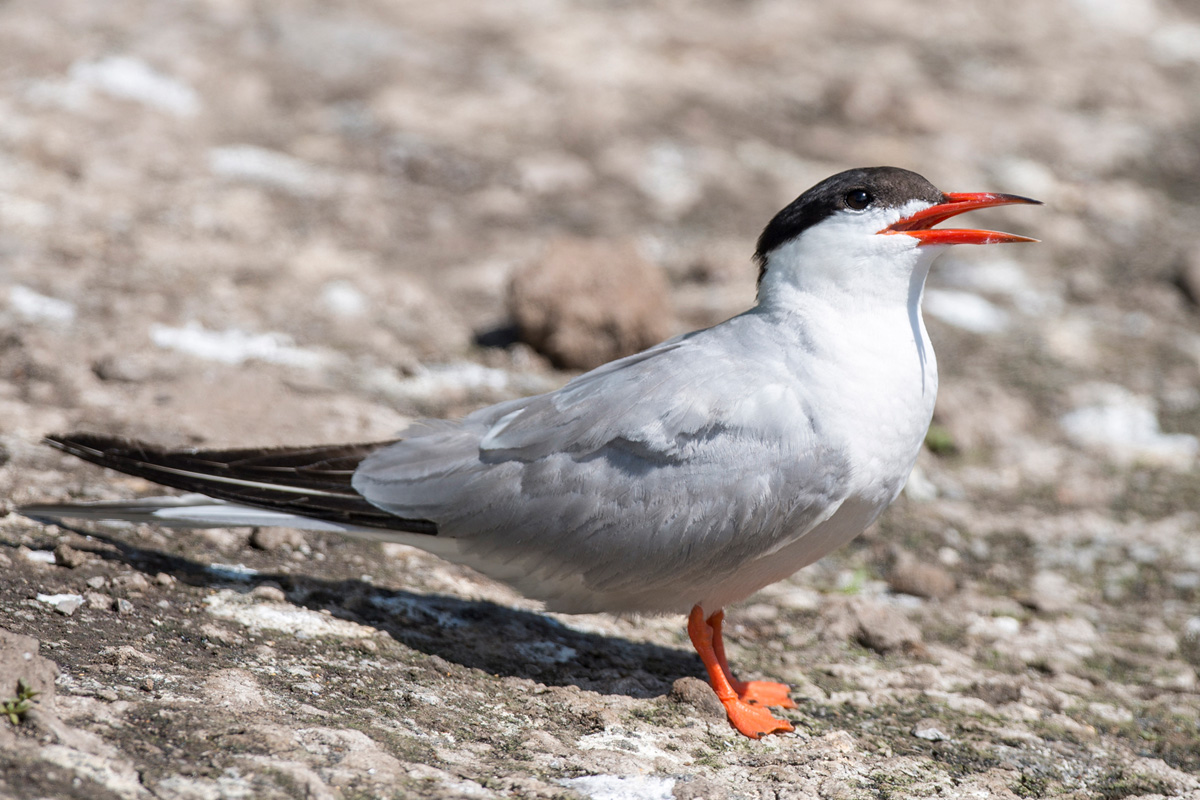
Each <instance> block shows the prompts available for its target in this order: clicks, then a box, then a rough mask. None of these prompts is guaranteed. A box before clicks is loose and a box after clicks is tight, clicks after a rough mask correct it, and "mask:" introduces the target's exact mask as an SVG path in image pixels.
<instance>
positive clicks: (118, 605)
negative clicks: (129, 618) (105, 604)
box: [113, 597, 133, 614]
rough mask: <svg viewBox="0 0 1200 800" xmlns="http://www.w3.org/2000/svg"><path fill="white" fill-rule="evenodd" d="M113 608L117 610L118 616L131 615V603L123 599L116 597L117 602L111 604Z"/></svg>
mask: <svg viewBox="0 0 1200 800" xmlns="http://www.w3.org/2000/svg"><path fill="white" fill-rule="evenodd" d="M113 607H114V608H115V609H116V610H117V613H118V614H132V613H133V603H131V602H129V601H128V600H126V599H125V598H124V597H118V598H117V601H116V602H115V603H114V604H113Z"/></svg>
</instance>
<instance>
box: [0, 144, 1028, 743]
mask: <svg viewBox="0 0 1200 800" xmlns="http://www.w3.org/2000/svg"><path fill="white" fill-rule="evenodd" d="M1035 202H1037V201H1034V200H1029V199H1027V198H1023V197H1017V196H1014V195H1005V194H991V193H976V194H945V193H943V192H941V191H939V190H938V189H936V188H934V186H933V185H932V184H930V183H929V182H928V181H927V180H925V179H924V178H923V177H921V176H920V175H917V174H916V173H913V172H909V171H907V170H903V169H898V168H895V167H875V168H867V169H855V170H850V171H848V172H842V173H840V174H838V175H834V176H833V177H831V178H828V179H827V180H825V181H822V182H821V183H819V184H817V185H816V186H814V187H813V188H811V189H809V190H808V191H807V192H805V193H804V194H802V195H800V196H799V197H798V198H796V200H795V201H794V202H792V203H791V204H790V205H788V206H787V207H786V208H784V209H783V210H782V211H780V212H779V214H777V215H776V216H775V218H774V219H772V220H771V222H770V224H768V225H767V227H766V229H765V230H764V231H763V232H762V235H761V237H760V238H759V240H758V249H757V253H756V254H755V259H756V261H757V263H758V265H759V286H758V303H757V305H756V306H754V307H753V308H751V309H750V310H748V311H746V312H745V313H743V314H740V315H738V316H736V317H733V318H732V319H729V320H726V321H725V322H722V323H720V324H719V325H715V326H713V327H711V328H707V329H704V330H699V331H695V332H693V333H688V334H686V335H683V336H679V337H677V338H674V339H671V340H669V341H666V342H663V343H662V344H660V345H657V346H655V347H652V348H650V349H649V350H646V351H644V352H642V353H639V354H637V355H633V356H629V357H627V358H622V359H620V360H618V361H614V362H612V363H610V364H607V365H605V366H602V367H600V368H599V369H595V370H593V371H591V372H588V373H586V374H584V375H581V376H579V377H577V378H575V379H574V380H572V381H570V382H569V383H567V384H566V385H565V386H563V387H562V388H561V389H558V390H557V391H554V392H550V393H548V394H543V395H538V396H535V397H527V398H523V399H520V400H513V401H509V402H505V403H500V404H498V405H494V406H491V407H488V408H484V409H481V410H479V411H476V412H475V413H473V414H470V415H469V416H467V417H465V418H463V419H461V420H459V421H445V420H423V421H419V422H416V423H414V424H413V425H411V426H410V427H409V428H407V429H406V430H405V431H403V432H402V433H401V434H400V436H399V438H397V439H396V440H394V441H388V442H380V443H372V444H351V445H344V444H343V445H329V446H317V447H302V448H276V449H238V450H165V449H162V448H158V447H155V446H152V445H148V444H144V443H140V442H134V441H129V440H124V439H118V438H114V437H107V436H97V435H91V434H77V435H68V436H50V437H48V438H47V440H46V441H47V443H49V444H50V445H52V446H54V447H57V448H59V449H60V450H63V451H65V452H67V453H70V454H72V455H75V456H78V457H80V458H83V459H87V460H88V461H92V462H94V463H96V464H100V465H102V466H105V467H110V468H112V469H115V470H118V471H121V472H125V473H129V474H132V475H137V476H141V477H143V478H147V479H149V480H151V481H155V482H157V483H160V484H164V485H166V486H171V487H174V488H177V489H182V490H184V491H186V492H189V493H190V494H186V495H183V496H177V497H165V498H164V497H157V498H147V499H143V500H135V501H129V502H113V503H95V504H89V505H38V506H27V507H25V508H23V509H21V510H22V512H23V513H25V514H26V515H28V516H33V517H38V518H46V517H49V518H61V517H75V518H91V519H121V520H133V521H137V522H153V523H158V524H162V525H166V526H174V527H226V526H235V525H254V526H269V525H278V526H287V527H294V528H302V529H308V530H323V531H338V532H341V533H344V534H347V535H351V536H355V537H361V538H366V539H373V540H379V541H388V542H401V543H403V544H406V545H412V546H414V547H419V548H421V549H423V550H427V551H429V552H430V553H434V554H436V555H438V556H441V557H443V558H446V559H448V560H450V561H453V562H456V563H459V564H465V565H468V566H470V567H472V568H474V569H476V570H478V571H479V572H482V573H483V574H485V575H488V576H490V577H492V578H495V579H497V580H500V581H504V582H505V583H508V584H510V585H512V586H514V587H515V588H517V589H518V590H519V591H521V592H523V593H524V594H526V595H527V596H529V597H531V598H534V599H537V600H541V601H543V602H544V603H545V605H546V607H547V608H548V609H550V610H556V611H564V612H580V613H582V612H597V611H607V612H644V613H682V614H688V615H689V621H688V632H689V634H690V636H691V639H692V642H693V644H694V645H695V647H696V649H697V651H698V652H699V654H700V656H701V658H702V660H703V661H704V664H705V666H706V668H707V670H708V674H709V677H710V680H711V682H712V684H713V687H714V689H716V691H717V694H718V697H720V699H721V701H722V702H723V703H724V705H725V708H726V711H727V712H728V716H729V719H730V722H731V723H732V724H733V725H734V726H735V727H736V728H737V729H738V730H739V731H741V732H742V733H744V734H746V735H748V736H752V737H759V736H762V735H764V734H767V733H775V732H779V731H788V730H792V726H791V725H790V724H789V723H788V722H786V721H784V720H780V719H776V718H775V717H774V716H772V714H771V713H770V711H768V710H767V707H768V706H772V705H774V706H789V705H791V701H790V700H789V699H788V696H787V687H786V686H784V685H782V684H775V683H769V682H759V681H756V682H750V683H743V682H741V681H738V680H736V679H734V678H733V676H732V674H731V672H730V671H729V667H728V662H727V660H726V658H725V653H724V646H723V644H722V640H721V622H722V609H723V608H724V607H725V606H726V605H728V604H730V603H734V602H736V601H739V600H742V599H744V598H746V597H747V596H749V595H750V594H752V593H753V592H755V591H757V590H758V589H761V588H762V587H764V586H767V585H768V584H771V583H773V582H775V581H779V580H781V579H783V578H786V577H787V576H789V575H791V574H792V573H794V572H795V571H796V570H798V569H800V568H801V567H804V566H806V565H808V564H811V563H813V562H814V561H816V560H817V559H819V558H821V557H822V556H824V555H826V554H827V553H829V552H830V551H832V550H834V549H835V548H837V547H839V546H841V545H843V544H845V543H846V542H848V541H849V540H850V539H852V538H854V537H855V536H857V535H858V534H859V533H861V532H862V530H863V529H864V528H866V527H867V526H868V525H870V524H871V523H872V522H873V521H874V520H875V519H876V518H877V517H878V516H879V514H880V512H882V511H883V510H884V509H885V508H886V507H887V506H888V504H889V503H891V502H892V501H893V500H894V499H895V498H896V496H897V494H898V493H899V492H900V490H901V488H902V487H903V486H904V483H905V480H906V479H907V477H908V474H909V472H910V471H911V469H912V467H913V463H914V462H915V460H916V458H917V454H918V452H919V451H920V449H921V446H922V442H923V441H924V438H925V435H926V432H927V430H928V428H929V423H930V420H931V418H932V415H933V407H934V400H935V397H936V394H937V386H938V375H937V365H936V361H935V358H934V353H933V347H932V345H931V344H930V341H929V336H928V335H927V333H926V331H925V323H924V321H923V320H922V317H921V297H922V293H923V291H924V286H925V277H926V275H927V273H928V271H929V267H930V264H931V263H932V262H933V260H934V258H935V257H936V256H937V255H938V254H939V253H940V252H942V251H943V250H944V249H945V246H946V245H952V244H989V243H1001V242H1026V241H1034V240H1032V239H1028V238H1026V237H1023V236H1016V235H1013V234H1006V233H997V232H993V231H980V230H964V229H933V226H934V225H936V224H938V223H940V222H942V221H944V220H946V219H948V218H950V217H952V216H954V215H956V214H960V213H962V212H964V211H970V210H972V209H979V208H986V207H989V206H998V205H1005V204H1011V203H1035Z"/></svg>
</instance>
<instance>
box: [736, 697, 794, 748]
mask: <svg viewBox="0 0 1200 800" xmlns="http://www.w3.org/2000/svg"><path fill="white" fill-rule="evenodd" d="M721 702H723V703H724V704H725V715H726V716H727V717H729V724H730V725H732V726H733V727H734V728H736V729H737V731H738V733H740V734H742V735H743V736H749V737H750V738H751V739H761V738H762V737H764V736H766V735H768V734H772V733H791V732H792V731H794V730H796V729H795V728H794V727H793V726H792V723H790V722H788V721H787V720H783V719H776V718H775V717H774V716H773V715H772V714H771V712H770V711H768V710H767V708H766V706H752V705H750V704H749V703H746V702H743V701H742V700H738V699H732V700H723V701H721Z"/></svg>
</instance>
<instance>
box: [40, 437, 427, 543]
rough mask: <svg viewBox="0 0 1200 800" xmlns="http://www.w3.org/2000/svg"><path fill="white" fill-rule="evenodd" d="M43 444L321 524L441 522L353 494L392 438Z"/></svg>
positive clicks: (420, 528) (48, 440)
mask: <svg viewBox="0 0 1200 800" xmlns="http://www.w3.org/2000/svg"><path fill="white" fill-rule="evenodd" d="M43 441H44V442H45V444H47V445H48V446H50V447H53V448H54V449H56V450H61V451H62V452H64V453H67V454H69V455H72V456H75V457H77V458H81V459H83V460H84V461H88V462H91V463H93V464H97V465H99V466H102V467H107V468H109V469H113V470H116V471H118V472H123V473H125V474H127V475H135V476H137V477H139V478H145V479H147V480H150V481H154V482H155V483H159V484H162V485H163V486H170V487H172V488H175V489H182V490H183V491H186V492H198V493H200V494H204V495H208V496H209V497H215V498H218V499H220V500H226V501H229V502H233V503H241V504H243V505H248V506H254V507H257V508H266V509H270V510H272V511H288V512H290V513H294V514H299V515H303V516H309V517H314V518H316V519H324V520H332V521H335V522H344V523H350V524H354V525H365V526H369V527H374V528H385V529H391V530H400V531H407V532H410V533H422V534H428V535H436V534H437V524H436V523H434V522H432V521H430V520H424V519H405V518H402V517H398V516H395V515H394V514H391V513H389V512H387V511H384V510H383V509H381V508H378V507H377V506H374V505H372V504H371V503H369V502H367V500H366V499H365V498H363V497H362V495H360V494H359V493H358V492H357V491H355V490H354V487H353V484H352V478H353V476H354V471H355V469H356V468H357V467H358V464H359V463H360V462H361V461H362V460H363V459H364V458H366V457H367V456H368V455H370V454H371V453H373V452H374V451H376V450H378V449H379V448H381V447H386V446H387V445H390V444H393V442H391V441H387V442H371V443H363V444H339V445H318V446H315V447H268V448H241V449H233V450H201V449H198V448H182V449H177V450H170V449H166V448H162V447H158V446H155V445H152V444H147V443H146V442H141V441H138V440H136V439H128V438H124V437H120V436H106V435H102V434H94V433H71V434H65V435H64V434H51V435H49V436H46V437H45V438H44V439H43Z"/></svg>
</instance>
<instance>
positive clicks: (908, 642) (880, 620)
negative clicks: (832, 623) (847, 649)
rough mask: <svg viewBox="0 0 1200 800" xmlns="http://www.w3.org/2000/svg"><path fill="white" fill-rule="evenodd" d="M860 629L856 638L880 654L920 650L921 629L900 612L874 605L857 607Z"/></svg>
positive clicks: (866, 604) (858, 605) (862, 604)
mask: <svg viewBox="0 0 1200 800" xmlns="http://www.w3.org/2000/svg"><path fill="white" fill-rule="evenodd" d="M854 615H855V618H856V619H857V621H858V630H857V632H856V635H855V637H854V638H855V639H857V640H858V642H859V643H860V644H861V645H863V646H864V647H869V648H871V649H872V650H875V651H876V652H879V653H890V652H892V651H894V650H916V649H919V648H921V647H922V646H923V645H922V640H921V629H920V628H918V627H917V626H916V625H914V624H913V623H912V622H910V621H909V620H908V618H907V617H905V616H904V615H903V614H901V613H900V612H898V611H896V610H894V609H891V608H888V607H887V606H883V605H877V604H874V603H859V604H857V605H856V607H855V613H854Z"/></svg>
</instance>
